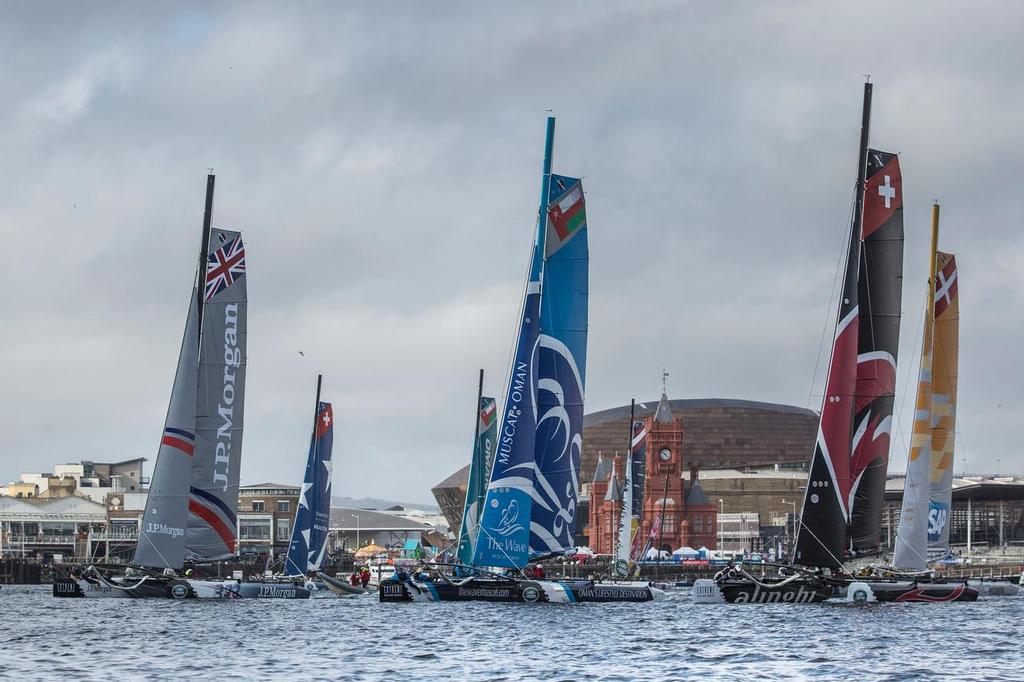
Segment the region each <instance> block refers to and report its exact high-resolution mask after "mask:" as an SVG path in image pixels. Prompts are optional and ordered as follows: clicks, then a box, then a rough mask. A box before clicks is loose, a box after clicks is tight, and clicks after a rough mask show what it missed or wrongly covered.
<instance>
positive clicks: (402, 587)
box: [379, 579, 665, 604]
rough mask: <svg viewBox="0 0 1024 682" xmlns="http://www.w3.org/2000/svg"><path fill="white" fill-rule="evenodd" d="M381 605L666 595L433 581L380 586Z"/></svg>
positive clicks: (617, 587)
mask: <svg viewBox="0 0 1024 682" xmlns="http://www.w3.org/2000/svg"><path fill="white" fill-rule="evenodd" d="M379 594H380V600H381V601H382V602H410V601H427V602H437V601H491V602H511V603H523V604H537V603H551V604H576V603H586V602H646V601H652V600H655V599H662V598H664V596H665V593H664V592H662V591H661V590H659V589H657V588H653V587H650V586H649V585H628V584H615V583H595V582H591V581H555V580H507V581H505V580H487V579H473V580H470V581H467V582H464V583H460V584H455V583H451V582H443V581H433V580H422V581H421V580H407V581H405V582H383V583H381V585H380V590H379Z"/></svg>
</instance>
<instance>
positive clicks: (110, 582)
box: [53, 577, 310, 599]
mask: <svg viewBox="0 0 1024 682" xmlns="http://www.w3.org/2000/svg"><path fill="white" fill-rule="evenodd" d="M53 596H54V597H73V598H74V597H77V598H82V597H86V598H104V599H110V598H113V599H309V596H310V591H309V590H308V589H306V588H305V587H300V586H298V585H290V584H286V583H243V582H237V581H231V580H223V581H222V580H183V579H180V578H173V579H167V578H163V577H147V578H146V579H140V580H133V579H131V578H111V579H96V578H89V577H79V578H60V579H58V580H55V581H54V583H53Z"/></svg>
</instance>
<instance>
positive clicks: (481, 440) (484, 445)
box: [458, 396, 498, 564]
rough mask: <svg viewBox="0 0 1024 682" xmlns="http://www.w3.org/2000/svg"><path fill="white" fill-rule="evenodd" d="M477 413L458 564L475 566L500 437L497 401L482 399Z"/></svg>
mask: <svg viewBox="0 0 1024 682" xmlns="http://www.w3.org/2000/svg"><path fill="white" fill-rule="evenodd" d="M478 404H479V410H478V412H477V425H476V434H477V436H476V439H475V441H474V443H473V459H472V460H471V461H470V464H469V482H468V484H467V486H466V501H465V503H464V504H463V507H462V528H461V529H460V531H459V548H458V557H459V561H460V562H462V563H463V564H471V563H472V562H473V549H474V548H475V546H476V542H477V537H478V536H479V534H480V525H479V519H480V508H481V507H483V504H484V497H486V495H487V482H488V481H489V480H490V478H491V465H492V464H493V463H494V446H495V443H496V442H497V435H498V420H497V419H496V417H497V415H498V406H497V401H495V399H494V398H488V397H487V396H480V398H479V403H478Z"/></svg>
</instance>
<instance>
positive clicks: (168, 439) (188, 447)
mask: <svg viewBox="0 0 1024 682" xmlns="http://www.w3.org/2000/svg"><path fill="white" fill-rule="evenodd" d="M160 443H161V444H162V445H169V446H170V447H172V448H177V449H178V450H181V451H182V452H184V453H185V454H186V455H188V456H189V457H191V456H192V453H194V452H195V446H193V445H192V444H191V443H186V442H185V441H183V440H181V439H180V438H175V437H174V436H164V438H163V440H161V441H160Z"/></svg>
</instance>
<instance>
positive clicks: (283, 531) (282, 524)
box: [277, 502, 290, 540]
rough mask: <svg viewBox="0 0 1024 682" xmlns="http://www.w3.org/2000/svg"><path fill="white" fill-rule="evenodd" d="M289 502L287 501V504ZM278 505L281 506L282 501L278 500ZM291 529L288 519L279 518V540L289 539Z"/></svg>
mask: <svg viewBox="0 0 1024 682" xmlns="http://www.w3.org/2000/svg"><path fill="white" fill-rule="evenodd" d="M287 504H288V503H287V502H285V505H287ZM277 505H278V506H279V507H280V506H281V503H280V502H278V503H277ZM286 511H287V510H286ZM289 530H290V529H289V528H288V519H278V520H277V539H278V540H287V539H288V531H289Z"/></svg>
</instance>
